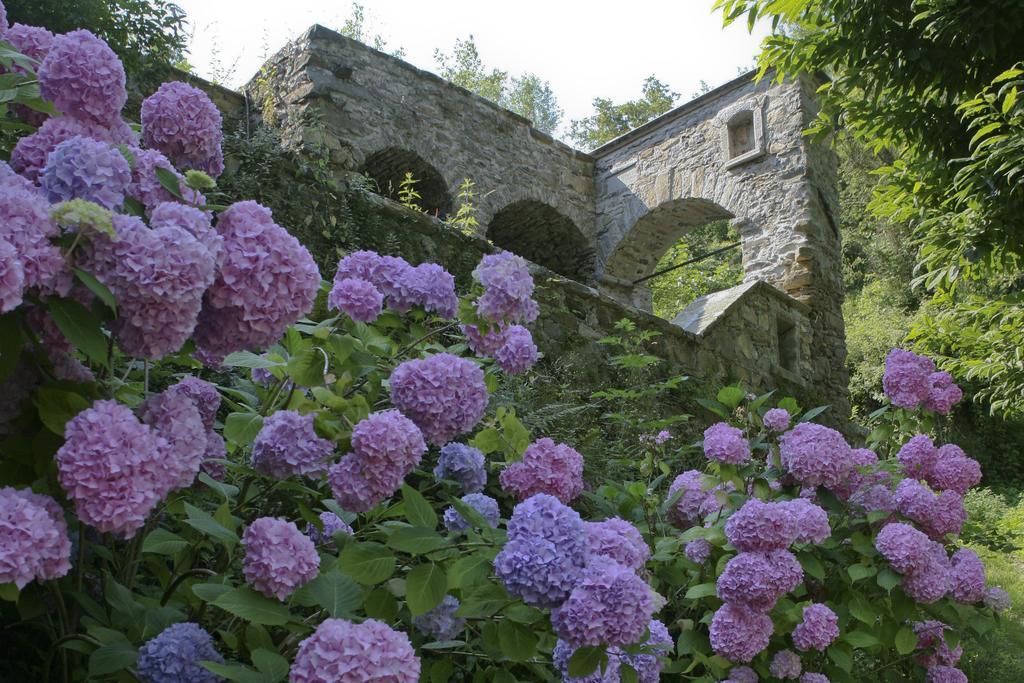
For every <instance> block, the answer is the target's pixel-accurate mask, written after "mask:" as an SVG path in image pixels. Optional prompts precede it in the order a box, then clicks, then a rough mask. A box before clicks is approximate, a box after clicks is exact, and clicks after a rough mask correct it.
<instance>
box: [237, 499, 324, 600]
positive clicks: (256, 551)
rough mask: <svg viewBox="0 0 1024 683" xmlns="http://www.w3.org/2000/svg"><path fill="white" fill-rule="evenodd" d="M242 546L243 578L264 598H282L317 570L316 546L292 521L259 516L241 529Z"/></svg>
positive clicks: (311, 577)
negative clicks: (243, 551) (243, 548)
mask: <svg viewBox="0 0 1024 683" xmlns="http://www.w3.org/2000/svg"><path fill="white" fill-rule="evenodd" d="M242 545H243V546H244V547H245V558H244V559H243V560H242V572H243V573H244V574H245V580H246V581H247V582H248V583H249V585H251V586H252V587H253V588H255V589H256V590H257V591H259V592H260V593H262V594H263V595H265V596H267V597H268V598H277V599H278V600H282V601H283V600H286V599H287V598H288V596H289V595H291V594H292V593H294V592H295V591H296V590H297V589H298V588H301V587H302V586H304V585H305V584H307V583H309V582H310V581H312V580H313V579H315V578H316V575H317V573H318V572H319V571H320V556H319V555H317V553H316V546H315V545H313V541H311V540H309V537H308V536H306V535H305V534H303V533H302V532H301V531H299V528H298V527H297V526H295V525H294V524H293V523H292V522H288V521H286V520H283V519H276V518H274V517H260V518H259V519H257V520H255V521H253V523H252V524H250V525H249V526H248V527H247V528H246V529H245V532H244V533H243V534H242Z"/></svg>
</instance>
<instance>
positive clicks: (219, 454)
mask: <svg viewBox="0 0 1024 683" xmlns="http://www.w3.org/2000/svg"><path fill="white" fill-rule="evenodd" d="M227 457H228V449H227V445H226V444H225V443H224V437H223V436H221V435H220V434H218V433H217V432H215V431H213V430H210V431H208V432H206V450H205V451H204V452H203V464H202V465H200V468H201V469H202V470H203V472H206V474H208V475H209V476H210V477H211V478H212V479H216V480H217V481H224V477H226V476H227V473H228V468H227V466H226V465H225V464H224V463H222V462H217V461H218V460H226V459H227Z"/></svg>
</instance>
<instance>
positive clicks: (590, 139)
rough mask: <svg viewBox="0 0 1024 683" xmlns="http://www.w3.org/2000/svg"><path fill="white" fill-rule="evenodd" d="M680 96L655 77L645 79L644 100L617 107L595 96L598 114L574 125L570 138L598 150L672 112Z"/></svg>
mask: <svg viewBox="0 0 1024 683" xmlns="http://www.w3.org/2000/svg"><path fill="white" fill-rule="evenodd" d="M677 99H679V93H677V92H673V91H672V90H671V89H670V88H669V87H668V85H666V84H664V83H662V82H661V81H659V80H658V79H657V78H655V77H654V76H653V75H651V76H648V77H647V78H646V79H645V80H644V87H643V97H641V98H640V99H636V100H630V101H628V102H623V103H622V104H615V103H614V102H612V101H611V100H609V99H606V98H604V97H595V98H594V101H593V105H594V113H593V114H591V115H590V116H588V117H586V118H584V119H577V120H574V121H573V122H572V123H571V124H570V128H569V137H570V139H572V141H573V142H575V143H576V144H577V145H578V146H580V147H581V148H583V149H596V148H597V147H600V146H601V145H603V144H604V143H606V142H608V141H609V140H613V139H615V138H617V137H619V136H620V135H622V134H624V133H628V132H629V131H631V130H633V129H634V128H636V127H637V126H641V125H643V124H645V123H647V122H648V121H650V120H651V119H653V118H654V117H656V116H658V115H660V114H664V113H665V112H667V111H668V110H669V109H671V108H672V107H673V106H674V105H675V103H676V100H677Z"/></svg>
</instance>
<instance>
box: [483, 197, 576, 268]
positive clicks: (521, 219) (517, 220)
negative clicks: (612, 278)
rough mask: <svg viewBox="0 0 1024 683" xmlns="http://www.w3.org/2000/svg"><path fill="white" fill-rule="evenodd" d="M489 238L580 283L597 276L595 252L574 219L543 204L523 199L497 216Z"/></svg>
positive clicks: (492, 222) (500, 245)
mask: <svg viewBox="0 0 1024 683" xmlns="http://www.w3.org/2000/svg"><path fill="white" fill-rule="evenodd" d="M487 237H488V238H489V239H490V240H491V241H492V242H494V243H495V244H496V245H498V246H499V247H501V248H503V249H508V250H509V251H511V252H512V253H514V254H519V255H520V256H522V257H523V258H526V259H529V260H531V261H533V262H534V263H537V264H540V265H542V266H544V267H545V268H548V269H549V270H553V271H554V272H556V273H558V274H559V275H563V276H565V277H567V278H570V279H572V280H576V281H578V282H587V281H589V280H591V279H592V278H593V276H594V249H593V247H592V246H591V244H590V242H589V241H588V240H587V238H586V237H584V236H583V233H582V232H580V230H579V228H577V227H576V224H575V223H573V222H572V219H571V218H569V217H567V216H564V215H562V214H561V213H559V212H558V211H557V210H556V209H554V208H553V207H551V206H548V205H547V204H544V203H543V202H538V201H532V200H522V201H517V202H513V203H511V204H509V205H508V206H506V207H505V208H503V209H502V210H501V211H499V212H498V213H496V214H495V215H494V218H492V219H491V223H490V225H489V226H488V229H487Z"/></svg>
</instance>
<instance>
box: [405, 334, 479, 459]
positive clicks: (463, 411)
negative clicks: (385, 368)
mask: <svg viewBox="0 0 1024 683" xmlns="http://www.w3.org/2000/svg"><path fill="white" fill-rule="evenodd" d="M390 385H391V401H392V403H393V404H394V405H395V407H396V408H398V409H399V410H401V411H402V413H404V414H405V415H406V416H407V417H409V419H411V420H412V421H413V422H415V423H416V425H417V426H418V427H419V428H420V429H421V430H423V435H424V436H425V437H426V438H427V440H428V441H429V442H431V443H433V444H437V445H441V444H444V443H447V442H449V441H451V440H452V439H454V438H455V437H456V436H458V435H459V434H463V433H465V432H468V431H469V430H471V429H472V428H473V427H474V426H476V424H477V422H479V421H480V418H482V417H483V415H484V411H485V410H486V409H487V401H488V395H487V385H486V384H484V373H483V371H482V370H481V369H480V368H479V367H478V366H477V365H476V364H474V363H473V362H472V361H468V360H466V359H464V358H459V357H458V356H453V355H452V354H450V353H439V354H437V355H434V356H430V357H428V358H422V359H416V360H409V361H405V362H404V363H402V364H401V365H399V366H398V367H397V368H395V369H394V371H393V372H392V373H391V378H390Z"/></svg>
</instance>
